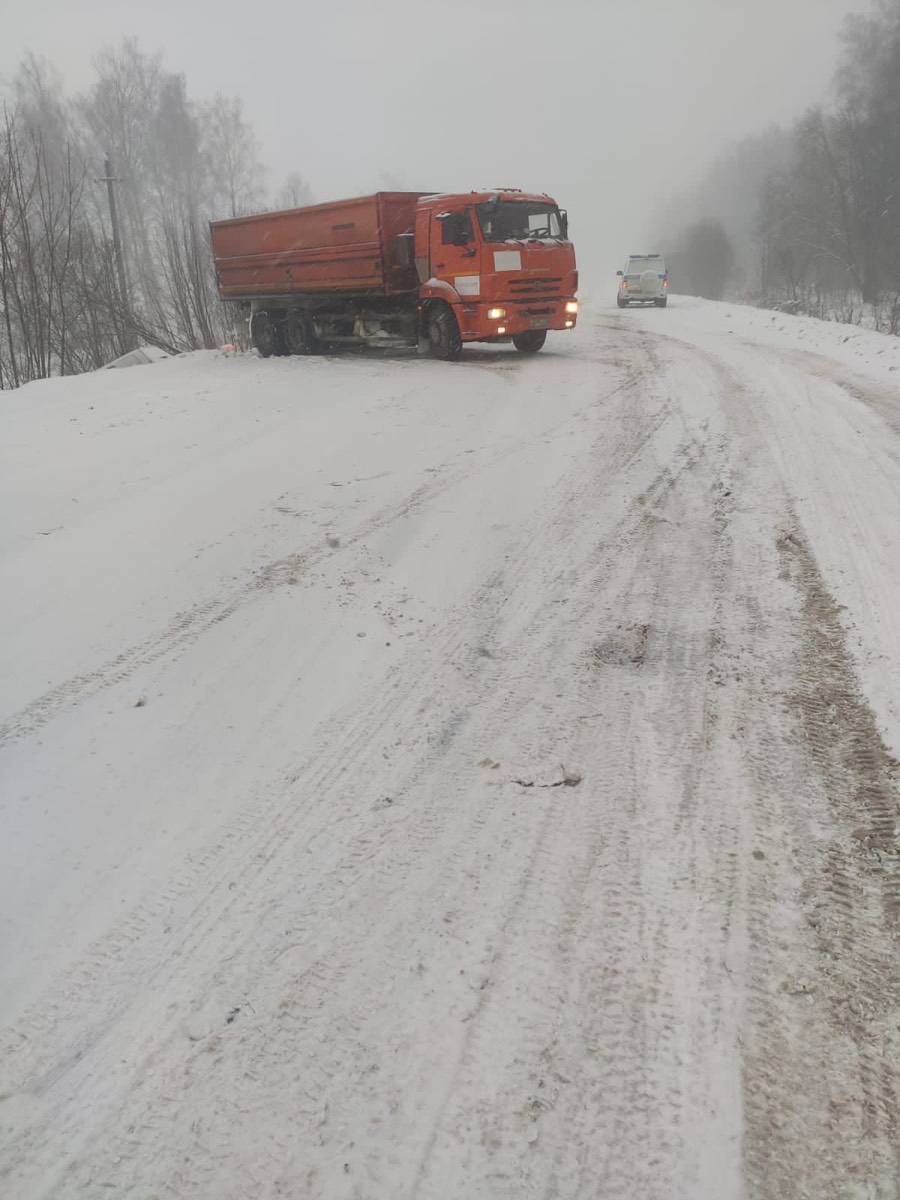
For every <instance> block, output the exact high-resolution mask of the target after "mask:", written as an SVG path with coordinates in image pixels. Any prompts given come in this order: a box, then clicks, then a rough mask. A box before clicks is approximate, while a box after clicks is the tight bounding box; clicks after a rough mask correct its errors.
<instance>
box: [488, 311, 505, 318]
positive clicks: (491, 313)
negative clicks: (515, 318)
mask: <svg viewBox="0 0 900 1200" xmlns="http://www.w3.org/2000/svg"><path fill="white" fill-rule="evenodd" d="M505 316H506V309H505V308H489V309H488V320H489V321H502V320H503V318H504V317H505Z"/></svg>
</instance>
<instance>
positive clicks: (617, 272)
mask: <svg viewBox="0 0 900 1200" xmlns="http://www.w3.org/2000/svg"><path fill="white" fill-rule="evenodd" d="M616 274H617V275H622V274H624V272H622V271H616Z"/></svg>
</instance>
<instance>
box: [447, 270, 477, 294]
mask: <svg viewBox="0 0 900 1200" xmlns="http://www.w3.org/2000/svg"><path fill="white" fill-rule="evenodd" d="M453 286H454V287H455V288H456V290H457V291H458V292H459V294H460V296H477V295H479V293H480V292H481V276H480V275H454V277H453Z"/></svg>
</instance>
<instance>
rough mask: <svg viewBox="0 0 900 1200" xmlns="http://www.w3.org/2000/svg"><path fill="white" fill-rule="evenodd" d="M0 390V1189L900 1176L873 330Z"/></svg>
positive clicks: (886, 502) (891, 545)
mask: <svg viewBox="0 0 900 1200" xmlns="http://www.w3.org/2000/svg"><path fill="white" fill-rule="evenodd" d="M0 411H2V422H3V432H2V451H0V453H2V463H0V488H2V495H0V505H2V509H0V511H2V531H0V549H2V561H3V581H4V582H3V588H2V594H0V687H2V703H0V770H2V788H3V791H2V800H0V938H2V947H0V972H2V974H0V1196H2V1197H3V1198H4V1200H7V1198H8V1200H39V1198H41V1200H44V1198H48V1200H49V1198H51V1197H52V1198H54V1200H63V1198H65V1200H99V1198H100V1197H104V1198H105V1197H113V1198H115V1200H118V1198H119V1197H123V1198H124V1197H128V1198H133V1200H164V1198H166V1200H169V1198H175V1200H239V1198H240V1200H244V1198H246V1200H275V1198H276V1197H282V1198H291V1200H295V1198H296V1200H301V1198H302V1200H306V1198H313V1200H473V1198H474V1197H484V1198H486V1200H513V1198H515V1200H520V1198H521V1197H525V1196H534V1197H540V1198H541V1200H557V1198H559V1200H569V1198H578V1200H626V1198H627V1200H897V1197H898V1196H900V1182H898V1181H900V938H898V935H900V860H898V840H897V839H898V834H900V795H898V768H897V763H896V761H895V760H894V758H893V757H892V755H897V754H900V340H897V339H889V338H885V337H880V336H879V335H877V334H872V333H867V332H864V331H861V330H859V329H855V328H852V327H842V326H835V325H825V324H820V323H818V322H815V321H811V320H805V319H802V318H794V317H786V316H781V315H778V314H773V313H769V312H759V311H755V310H750V309H743V308H740V307H736V306H730V305H713V304H705V303H702V302H699V301H690V300H686V299H680V298H673V300H672V301H671V304H670V307H669V308H668V309H667V310H666V311H660V310H656V309H651V310H648V311H634V310H629V311H627V312H623V313H619V312H617V311H616V310H615V309H614V308H613V309H609V308H606V307H603V308H598V309H595V310H594V311H593V312H592V311H591V310H590V307H588V308H587V311H586V313H585V316H584V318H583V320H582V324H581V326H580V327H579V329H578V330H577V331H576V333H575V334H574V335H572V336H571V337H568V336H565V335H556V336H554V335H551V338H550V340H549V342H548V347H547V350H546V351H545V352H544V353H542V354H541V355H538V356H537V357H536V358H533V359H524V358H522V357H520V356H518V355H517V354H516V353H515V351H513V350H512V349H509V350H506V349H505V348H486V347H481V348H471V349H469V350H467V351H466V353H465V355H464V359H463V361H462V362H461V363H459V364H455V365H450V364H442V363H436V362H431V361H428V360H419V359H417V358H415V357H413V356H394V357H375V356H368V357H367V356H359V355H350V356H346V357H342V358H323V359H274V360H268V361H259V360H258V359H256V357H255V356H245V357H237V358H229V359H226V358H223V357H222V356H221V355H216V354H196V355H191V356H188V357H185V358H181V359H175V360H170V361H166V362H162V363H157V364H154V365H151V366H143V367H137V368H134V369H131V370H127V371H110V372H101V373H98V374H96V375H91V376H84V377H81V378H77V379H66V380H52V381H48V382H46V383H42V384H38V385H32V386H29V387H27V388H25V389H22V390H21V391H19V392H16V393H11V394H4V395H2V397H0Z"/></svg>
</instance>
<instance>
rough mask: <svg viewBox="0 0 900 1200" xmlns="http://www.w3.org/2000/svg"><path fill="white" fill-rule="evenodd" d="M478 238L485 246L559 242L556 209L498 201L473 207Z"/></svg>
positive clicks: (526, 202) (531, 202)
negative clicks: (507, 243) (489, 243)
mask: <svg viewBox="0 0 900 1200" xmlns="http://www.w3.org/2000/svg"><path fill="white" fill-rule="evenodd" d="M475 212H476V213H477V214H478V224H479V225H480V226H481V236H482V237H483V238H484V240H485V241H486V242H525V241H540V240H542V239H543V238H557V239H559V240H562V238H563V232H562V221H561V220H560V217H559V209H558V208H557V207H556V206H555V205H553V204H541V203H540V201H538V200H501V201H499V202H497V201H489V202H488V203H486V204H476V205H475Z"/></svg>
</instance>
